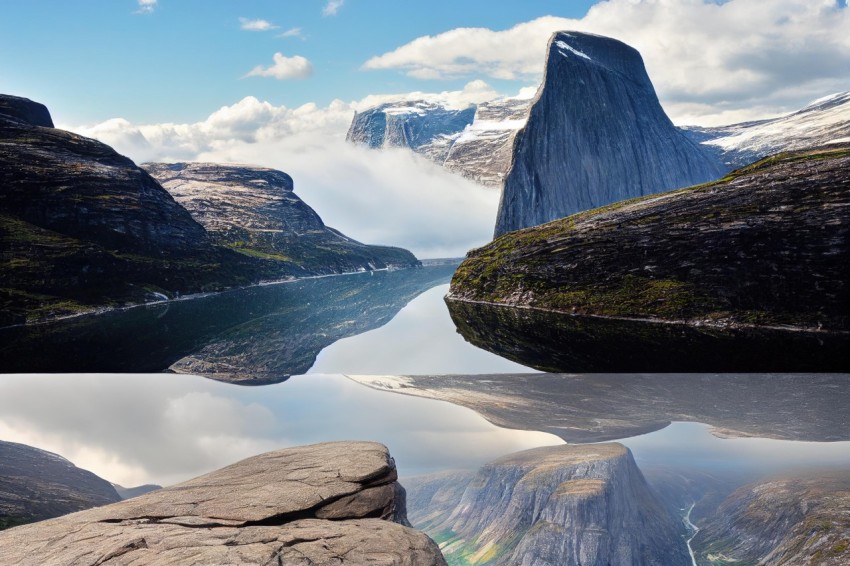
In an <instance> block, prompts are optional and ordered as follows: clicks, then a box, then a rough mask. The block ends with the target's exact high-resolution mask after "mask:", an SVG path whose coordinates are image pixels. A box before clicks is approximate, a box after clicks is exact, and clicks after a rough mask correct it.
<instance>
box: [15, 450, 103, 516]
mask: <svg viewBox="0 0 850 566" xmlns="http://www.w3.org/2000/svg"><path fill="white" fill-rule="evenodd" d="M119 499H120V497H119V495H118V493H117V492H116V491H115V488H113V487H112V485H111V484H110V483H109V482H108V481H106V480H104V479H102V478H100V477H98V476H96V475H95V474H93V473H91V472H89V471H88V470H83V469H80V468H78V467H76V466H75V465H74V464H72V463H71V462H69V461H68V460H66V459H65V458H63V457H61V456H59V455H57V454H53V453H51V452H47V451H44V450H40V449H38V448H33V447H32V446H26V445H24V444H18V443H15V442H5V441H2V440H0V529H3V528H6V527H11V526H15V525H17V524H22V523H31V522H33V521H43V520H44V519H50V518H53V517H58V516H60V515H64V514H66V513H73V512H75V511H81V510H83V509H88V508H90V507H96V506H98V505H106V504H107V503H114V502H116V501H118V500H119Z"/></svg>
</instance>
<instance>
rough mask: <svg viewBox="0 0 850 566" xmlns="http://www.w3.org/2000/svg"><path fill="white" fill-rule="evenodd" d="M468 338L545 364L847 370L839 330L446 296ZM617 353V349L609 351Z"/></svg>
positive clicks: (561, 367) (585, 369)
mask: <svg viewBox="0 0 850 566" xmlns="http://www.w3.org/2000/svg"><path fill="white" fill-rule="evenodd" d="M446 303H447V304H448V307H449V312H450V313H451V317H452V320H453V321H454V323H455V326H456V327H457V331H458V332H459V333H460V334H461V335H462V336H463V337H464V338H465V339H466V341H467V342H469V343H470V344H472V345H474V346H477V347H479V348H482V349H484V350H487V351H488V352H492V353H494V354H497V355H499V356H502V357H504V358H507V359H509V360H511V361H514V362H517V363H520V364H523V365H526V366H530V367H533V368H534V369H538V370H540V371H550V372H580V373H592V372H605V373H607V372H647V373H650V372H651V373H663V372H677V373H678V372H733V371H734V372H780V371H799V372H846V371H848V370H850V348H848V336H847V334H846V333H821V332H817V331H811V332H804V331H789V330H786V329H782V328H779V327H776V328H771V327H758V328H756V327H752V328H749V327H739V328H734V327H732V328H722V329H721V328H715V327H711V326H703V327H700V326H693V325H686V324H666V323H660V322H647V321H639V320H628V319H611V318H601V317H593V316H568V315H564V314H560V313H550V312H546V311H541V310H531V309H519V308H512V307H507V306H501V305H494V304H487V303H473V302H466V301H454V300H449V301H446ZM614 354H616V355H614Z"/></svg>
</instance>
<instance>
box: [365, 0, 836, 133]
mask: <svg viewBox="0 0 850 566" xmlns="http://www.w3.org/2000/svg"><path fill="white" fill-rule="evenodd" d="M558 30H577V31H586V32H591V33H598V34H602V35H607V36H611V37H615V38H617V39H620V40H622V41H624V42H626V43H628V44H630V45H632V46H633V47H635V48H637V49H638V50H639V51H640V52H641V54H642V55H643V57H644V60H645V62H646V65H647V70H648V71H649V75H650V77H651V78H652V80H653V82H654V84H655V87H656V89H657V90H658V93H659V97H660V98H661V101H662V104H663V105H664V107H665V110H667V112H668V114H670V115H671V117H672V118H673V119H674V121H676V122H677V123H701V124H705V125H712V124H715V125H716V124H728V123H731V122H735V121H739V120H746V119H754V118H758V117H764V116H766V115H775V114H776V113H779V112H786V111H790V110H794V109H796V108H799V107H801V106H803V105H805V103H807V102H808V101H810V100H812V99H815V98H818V97H820V96H823V95H825V94H829V93H832V92H837V91H843V90H850V75H848V73H847V69H850V9H848V8H847V7H846V4H845V3H843V2H838V1H837V0H762V1H760V2H753V1H751V0H728V1H726V2H715V1H709V0H608V1H606V2H599V3H598V4H596V5H594V6H593V7H592V8H591V9H590V10H589V11H588V13H587V15H586V16H585V17H584V18H581V19H569V18H559V17H552V16H546V17H542V18H538V19H535V20H532V21H530V22H524V23H520V24H517V25H515V26H513V27H512V28H510V29H507V30H491V29H487V28H457V29H453V30H450V31H446V32H444V33H440V34H438V35H433V36H423V37H419V38H416V39H414V40H413V41H411V42H409V43H407V44H405V45H402V46H401V47H398V48H397V49H395V50H393V51H390V52H387V53H384V54H382V55H378V56H376V57H373V58H371V59H369V60H368V61H366V63H365V64H364V65H363V67H364V69H367V70H368V69H384V70H386V69H395V70H400V71H403V72H405V73H406V74H408V75H409V76H412V77H416V78H421V79H449V78H458V77H476V78H477V77H492V78H497V79H519V80H534V81H539V80H540V77H541V75H542V71H543V61H544V57H545V48H546V44H547V41H548V38H549V36H550V35H551V34H552V33H553V32H555V31H558Z"/></svg>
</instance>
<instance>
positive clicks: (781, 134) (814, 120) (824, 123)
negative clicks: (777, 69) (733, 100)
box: [681, 92, 850, 168]
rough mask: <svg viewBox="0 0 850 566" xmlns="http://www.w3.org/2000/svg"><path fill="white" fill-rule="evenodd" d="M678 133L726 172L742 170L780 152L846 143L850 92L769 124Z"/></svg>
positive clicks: (849, 128) (691, 128) (849, 129)
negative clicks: (688, 138) (699, 148)
mask: <svg viewBox="0 0 850 566" xmlns="http://www.w3.org/2000/svg"><path fill="white" fill-rule="evenodd" d="M681 129H682V131H684V132H685V134H686V135H687V136H688V137H690V138H691V139H692V140H694V141H696V142H699V143H700V144H702V146H703V147H705V148H706V149H708V150H709V151H711V152H712V153H714V154H716V155H717V158H718V159H719V160H721V161H722V162H723V163H724V164H725V165H726V166H728V167H729V168H736V167H743V166H744V165H748V164H750V163H752V162H754V161H757V160H759V159H762V158H764V157H767V156H768V155H773V154H774V153H779V152H780V151H797V150H801V149H806V148H811V147H820V146H824V145H827V144H831V143H841V142H848V141H850V92H841V93H838V94H833V95H830V96H826V97H823V98H820V99H818V100H815V101H814V102H812V103H811V104H809V105H808V106H806V107H805V108H803V109H801V110H798V111H797V112H793V113H791V114H788V115H787V116H782V117H780V118H775V119H772V120H760V121H757V122H744V123H741V124H732V125H730V126H720V127H715V128H704V127H698V126H685V127H682V128H681Z"/></svg>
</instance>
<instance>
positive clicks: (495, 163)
mask: <svg viewBox="0 0 850 566" xmlns="http://www.w3.org/2000/svg"><path fill="white" fill-rule="evenodd" d="M529 103H530V100H527V99H522V98H505V99H499V100H493V101H490V102H485V103H482V104H479V105H478V108H477V109H476V111H475V119H474V120H473V121H472V124H470V125H469V126H467V127H466V128H465V129H464V130H463V132H461V133H460V134H459V135H457V136H456V137H455V138H454V139H453V140H452V143H451V148H450V149H449V152H448V154H447V155H446V158H445V160H444V161H443V163H442V165H444V166H445V167H446V169H448V170H449V171H454V172H455V173H459V174H461V175H463V176H464V177H466V178H467V179H472V180H473V181H475V182H477V183H480V184H482V185H485V186H489V187H498V188H501V187H502V183H504V180H505V175H507V173H508V168H509V167H510V164H511V154H512V151H513V142H514V137H516V134H517V132H518V131H519V130H520V128H522V127H523V126H524V125H525V122H526V120H527V118H528V109H529Z"/></svg>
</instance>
